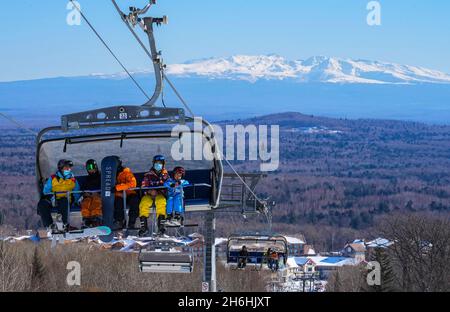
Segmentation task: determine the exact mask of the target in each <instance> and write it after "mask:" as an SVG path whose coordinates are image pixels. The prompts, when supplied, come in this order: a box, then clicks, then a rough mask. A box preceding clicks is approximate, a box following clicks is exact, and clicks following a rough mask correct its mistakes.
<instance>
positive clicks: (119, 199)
mask: <svg viewBox="0 0 450 312" xmlns="http://www.w3.org/2000/svg"><path fill="white" fill-rule="evenodd" d="M136 187H137V181H136V177H135V176H134V174H133V172H132V171H131V169H130V168H127V167H124V166H123V163H122V160H121V159H120V158H119V167H118V170H117V179H116V187H115V190H116V193H115V201H114V225H113V229H112V230H114V231H117V230H121V229H123V228H124V227H125V226H126V221H125V208H126V207H124V200H123V192H124V191H125V192H126V195H127V196H126V198H127V199H126V204H127V206H129V208H130V210H129V213H128V217H129V221H128V229H135V226H136V219H137V217H138V214H139V196H138V194H137V193H136V191H134V190H130V189H133V188H136Z"/></svg>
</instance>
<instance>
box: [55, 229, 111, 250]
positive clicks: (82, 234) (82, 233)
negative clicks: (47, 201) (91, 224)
mask: <svg viewBox="0 0 450 312" xmlns="http://www.w3.org/2000/svg"><path fill="white" fill-rule="evenodd" d="M110 234H111V229H110V228H109V227H107V226H99V227H95V228H87V229H83V230H77V231H70V232H64V231H59V232H53V233H51V237H52V247H55V246H56V244H57V243H58V241H59V242H64V241H65V240H75V239H83V238H89V237H96V236H107V235H110Z"/></svg>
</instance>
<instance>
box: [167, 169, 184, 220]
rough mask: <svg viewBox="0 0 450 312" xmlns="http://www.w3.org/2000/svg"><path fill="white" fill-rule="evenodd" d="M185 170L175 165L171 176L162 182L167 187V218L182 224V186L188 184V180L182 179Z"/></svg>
mask: <svg viewBox="0 0 450 312" xmlns="http://www.w3.org/2000/svg"><path fill="white" fill-rule="evenodd" d="M185 174H186V170H185V169H184V168H183V167H176V168H175V169H173V172H172V176H171V177H170V178H169V179H168V180H167V181H166V182H165V183H164V186H165V187H167V190H168V192H167V206H166V210H167V211H166V212H167V218H168V220H169V221H170V220H172V219H173V220H175V221H176V222H178V223H180V224H182V222H183V215H184V201H183V198H184V190H183V187H185V186H187V185H189V182H188V181H186V180H184V179H183V178H184V176H185Z"/></svg>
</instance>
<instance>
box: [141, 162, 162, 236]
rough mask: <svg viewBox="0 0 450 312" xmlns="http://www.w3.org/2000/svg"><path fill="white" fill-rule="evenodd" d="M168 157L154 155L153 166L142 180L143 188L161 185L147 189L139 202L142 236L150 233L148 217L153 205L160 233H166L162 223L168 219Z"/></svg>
mask: <svg viewBox="0 0 450 312" xmlns="http://www.w3.org/2000/svg"><path fill="white" fill-rule="evenodd" d="M165 166H166V159H165V157H164V156H162V155H157V156H155V157H153V166H152V168H151V169H150V171H149V172H147V173H146V174H145V175H144V180H143V181H142V187H143V188H150V187H161V189H154V190H147V191H145V192H144V194H145V196H144V197H142V200H141V203H140V204H139V217H140V220H141V229H140V231H139V235H140V236H145V235H147V234H148V218H149V217H150V213H151V211H152V208H153V207H156V218H157V220H158V230H159V234H160V235H164V233H165V227H164V225H163V224H162V223H163V221H164V220H165V219H166V206H167V200H166V194H167V191H166V189H165V188H164V183H165V182H166V181H167V180H168V179H169V174H168V172H167V170H166V169H165Z"/></svg>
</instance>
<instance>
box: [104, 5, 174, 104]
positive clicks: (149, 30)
mask: <svg viewBox="0 0 450 312" xmlns="http://www.w3.org/2000/svg"><path fill="white" fill-rule="evenodd" d="M111 1H112V3H113V5H114V7H115V8H116V10H117V12H118V13H119V15H120V17H121V18H122V21H123V22H124V23H125V25H126V26H127V28H128V29H129V30H130V32H131V33H132V34H133V36H134V38H135V39H136V40H137V41H138V43H139V44H140V46H141V47H142V48H143V49H144V51H145V53H146V54H147V55H148V57H149V58H150V59H151V60H152V62H153V67H154V71H155V78H156V86H155V91H154V93H153V96H152V98H151V99H150V100H149V101H148V102H147V103H145V104H144V105H143V106H150V107H152V106H154V105H155V103H156V101H157V100H158V98H159V97H160V95H161V93H162V89H163V71H164V67H165V65H164V64H163V61H162V59H161V53H160V52H159V51H158V50H157V48H156V41H155V36H154V32H153V24H156V25H158V26H159V25H161V24H167V17H166V16H164V17H162V18H154V17H144V18H141V17H140V16H141V15H143V14H145V13H147V12H148V11H149V9H150V8H151V7H152V5H154V4H156V0H150V1H149V3H148V4H147V5H146V6H145V7H144V8H143V9H137V8H135V7H130V13H129V14H125V13H124V12H123V11H122V10H121V9H120V7H119V6H118V4H117V2H116V0H111ZM136 25H139V26H140V27H141V28H142V29H143V31H144V32H145V33H146V34H147V36H148V38H149V43H150V51H149V50H148V49H147V47H146V46H145V44H144V43H143V42H142V40H141V39H140V38H139V36H138V35H137V34H136V32H135V31H134V29H133V28H134V27H136Z"/></svg>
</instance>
